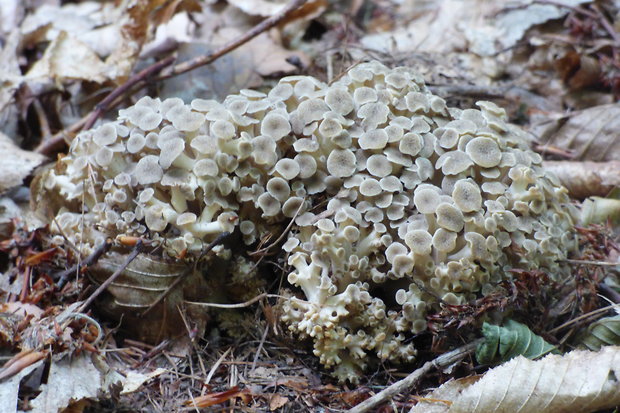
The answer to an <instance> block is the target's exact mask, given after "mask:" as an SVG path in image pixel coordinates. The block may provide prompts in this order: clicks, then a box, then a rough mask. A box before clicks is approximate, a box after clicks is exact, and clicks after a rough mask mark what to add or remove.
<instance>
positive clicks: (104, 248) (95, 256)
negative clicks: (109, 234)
mask: <svg viewBox="0 0 620 413" xmlns="http://www.w3.org/2000/svg"><path fill="white" fill-rule="evenodd" d="M111 247H112V241H110V240H106V241H105V242H104V243H103V244H101V245H99V246H98V247H97V249H96V250H95V251H94V252H93V253H92V254H90V255H89V256H88V257H87V258H86V259H85V260H84V261H82V262H81V263H78V264H75V265H74V266H72V267H71V268H69V269H68V270H64V271H62V272H59V273H57V274H54V275H53V276H52V278H57V279H58V282H57V283H56V285H57V286H58V289H59V290H62V288H63V287H64V286H65V284H66V283H67V281H68V280H69V276H70V275H71V274H73V273H75V272H76V271H81V270H82V269H83V268H86V267H88V266H91V265H93V264H94V263H96V262H97V261H98V260H99V258H101V256H102V255H103V254H105V253H106V252H108V251H109V250H110V248H111Z"/></svg>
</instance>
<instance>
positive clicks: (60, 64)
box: [25, 31, 107, 84]
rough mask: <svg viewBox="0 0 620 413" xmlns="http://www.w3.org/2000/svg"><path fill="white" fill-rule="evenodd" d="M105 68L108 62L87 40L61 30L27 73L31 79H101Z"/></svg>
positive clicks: (93, 80)
mask: <svg viewBox="0 0 620 413" xmlns="http://www.w3.org/2000/svg"><path fill="white" fill-rule="evenodd" d="M106 70H107V67H106V64H105V63H104V62H103V61H102V60H101V59H100V58H99V56H97V54H96V53H95V52H94V51H93V50H92V49H91V48H90V47H89V46H88V45H87V44H86V43H84V42H82V41H81V40H80V39H78V38H77V37H75V36H74V35H71V34H69V33H67V32H65V31H61V32H60V33H58V36H56V38H55V39H54V40H53V41H52V42H51V43H50V44H49V46H48V47H47V49H45V53H44V54H43V57H42V58H41V59H40V60H38V61H37V62H36V63H35V64H34V65H33V66H32V68H31V69H30V70H29V71H28V73H26V76H25V77H26V79H27V80H30V81H32V80H39V81H43V82H45V81H46V80H48V79H51V80H53V81H54V82H56V83H57V84H61V83H63V81H64V80H66V79H69V80H87V81H91V82H97V83H102V82H103V81H104V80H106V76H105V72H106Z"/></svg>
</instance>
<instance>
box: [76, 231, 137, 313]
mask: <svg viewBox="0 0 620 413" xmlns="http://www.w3.org/2000/svg"><path fill="white" fill-rule="evenodd" d="M143 246H144V244H143V242H142V240H139V241H138V243H137V244H136V245H135V247H133V250H132V251H131V254H129V255H128V256H127V259H126V260H125V262H124V263H123V264H122V265H121V266H120V267H118V269H117V270H116V271H114V274H112V275H110V276H109V277H108V279H107V280H105V281H104V282H103V284H101V285H100V286H99V288H97V289H96V290H95V292H94V293H92V294H91V295H90V297H88V299H87V300H86V301H84V303H83V304H82V305H81V306H80V307H79V308H78V309H77V312H79V313H81V312H84V310H86V309H87V308H88V306H89V305H91V304H92V303H93V301H95V298H97V297H98V296H99V295H100V294H101V293H102V292H104V291H105V290H106V289H107V288H108V287H109V286H110V284H112V283H113V282H114V280H116V279H117V278H118V277H119V275H121V273H122V272H123V271H125V268H127V266H128V265H129V264H131V262H132V261H133V260H134V259H135V258H136V257H137V256H138V255H139V254H140V253H141V252H142V248H143Z"/></svg>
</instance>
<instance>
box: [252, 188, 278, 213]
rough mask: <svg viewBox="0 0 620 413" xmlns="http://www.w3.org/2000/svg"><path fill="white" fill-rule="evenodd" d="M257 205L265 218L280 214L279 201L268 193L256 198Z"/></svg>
mask: <svg viewBox="0 0 620 413" xmlns="http://www.w3.org/2000/svg"><path fill="white" fill-rule="evenodd" d="M257 204H258V205H257V206H258V207H259V208H260V209H262V210H263V215H264V216H266V217H273V216H276V215H278V213H279V212H280V201H278V200H277V199H276V198H274V197H273V196H272V195H271V194H269V193H268V192H265V193H264V194H262V195H261V196H259V197H258V200H257Z"/></svg>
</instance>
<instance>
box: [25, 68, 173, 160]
mask: <svg viewBox="0 0 620 413" xmlns="http://www.w3.org/2000/svg"><path fill="white" fill-rule="evenodd" d="M175 59H176V57H174V56H168V57H167V58H165V59H163V60H160V61H158V62H155V63H153V64H152V65H150V66H148V67H146V68H144V69H142V70H141V71H139V72H138V73H136V74H134V75H132V76H130V77H129V79H127V81H126V82H125V83H123V84H122V85H120V86H118V87H117V88H116V89H114V90H113V91H112V92H110V94H109V95H108V96H106V97H105V98H104V99H103V100H102V101H101V102H99V103H98V104H97V105H96V106H95V110H93V111H92V112H90V113H89V114H88V115H86V116H84V117H83V118H81V119H80V120H78V121H77V122H75V123H74V124H73V125H71V126H70V127H68V128H65V129H63V130H62V131H60V132H58V133H56V134H55V135H54V136H53V137H51V138H50V139H46V140H44V141H43V142H41V143H40V144H39V146H38V147H37V148H36V149H35V152H38V153H42V154H44V155H51V154H52V153H54V152H56V151H58V150H60V149H62V148H63V147H64V146H65V145H66V144H67V141H66V139H65V138H67V136H68V134H70V133H76V132H79V131H80V130H84V129H90V128H91V127H92V126H93V125H94V124H95V122H96V121H97V119H99V117H101V116H102V115H103V114H104V113H105V112H106V111H108V110H109V109H111V108H113V107H114V106H116V104H118V103H119V102H120V101H121V99H119V98H120V97H121V96H122V95H123V94H125V93H126V92H127V91H128V90H130V89H131V88H133V87H134V86H136V85H138V84H141V86H140V88H142V87H144V85H146V83H147V81H148V80H149V78H150V77H152V76H153V75H155V74H157V73H158V72H160V71H161V70H162V69H164V68H165V67H166V66H170V65H171V64H172V63H174V61H175ZM115 100H116V102H115Z"/></svg>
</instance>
